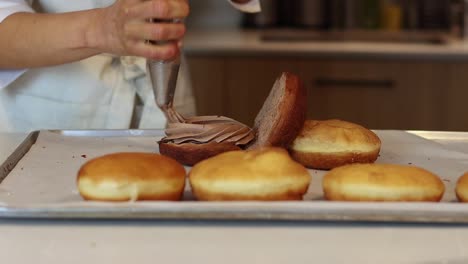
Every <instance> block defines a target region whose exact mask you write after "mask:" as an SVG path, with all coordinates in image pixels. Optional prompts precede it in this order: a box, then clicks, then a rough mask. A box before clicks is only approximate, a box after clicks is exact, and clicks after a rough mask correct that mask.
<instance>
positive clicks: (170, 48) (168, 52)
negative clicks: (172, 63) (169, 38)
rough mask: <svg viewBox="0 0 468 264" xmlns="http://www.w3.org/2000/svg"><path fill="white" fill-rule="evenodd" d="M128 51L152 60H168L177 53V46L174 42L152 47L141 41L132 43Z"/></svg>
mask: <svg viewBox="0 0 468 264" xmlns="http://www.w3.org/2000/svg"><path fill="white" fill-rule="evenodd" d="M128 49H129V51H130V52H131V53H132V54H134V55H136V56H141V57H145V58H148V59H153V60H169V59H171V58H174V57H175V56H176V55H177V54H178V53H179V46H178V44H177V43H176V42H170V43H166V44H160V45H152V44H149V43H146V42H142V41H134V42H133V43H132V45H130V46H129V47H128Z"/></svg>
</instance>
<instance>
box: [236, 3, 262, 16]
mask: <svg viewBox="0 0 468 264" xmlns="http://www.w3.org/2000/svg"><path fill="white" fill-rule="evenodd" d="M229 2H230V3H231V4H232V5H233V6H234V7H235V8H237V9H239V10H241V11H243V12H247V13H258V12H260V11H261V10H262V9H261V7H260V0H250V1H249V2H248V3H245V4H237V3H234V2H232V1H231V0H229Z"/></svg>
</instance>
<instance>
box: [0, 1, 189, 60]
mask: <svg viewBox="0 0 468 264" xmlns="http://www.w3.org/2000/svg"><path fill="white" fill-rule="evenodd" d="M188 12H189V8H188V3H187V0H151V1H141V0H119V1H116V3H115V4H113V5H112V6H109V7H107V8H102V9H93V10H86V11H80V12H71V13H63V14H35V13H26V12H20V13H15V14H13V15H10V16H8V17H7V18H6V19H5V20H4V21H3V22H1V23H0V36H1V38H0V69H14V68H28V67H41V66H49V65H57V64H63V63H67V62H72V61H76V60H80V59H83V58H86V57H89V56H92V55H95V54H98V53H104V52H105V53H114V54H118V55H134V56H142V57H147V58H152V59H168V58H171V57H173V56H174V55H176V53H177V52H178V51H179V50H178V44H177V42H176V41H173V42H170V43H168V44H164V45H148V44H145V40H178V39H181V38H182V37H183V35H184V34H185V27H184V25H183V24H165V23H158V24H152V23H148V22H147V19H149V18H159V19H172V18H184V17H186V16H187V15H188Z"/></svg>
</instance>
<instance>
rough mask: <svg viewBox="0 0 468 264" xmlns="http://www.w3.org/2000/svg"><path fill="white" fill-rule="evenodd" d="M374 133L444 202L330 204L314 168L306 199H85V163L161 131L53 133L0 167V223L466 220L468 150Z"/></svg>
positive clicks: (146, 147) (148, 145)
mask: <svg viewBox="0 0 468 264" xmlns="http://www.w3.org/2000/svg"><path fill="white" fill-rule="evenodd" d="M376 133H377V134H378V135H379V137H380V138H381V139H382V151H381V156H380V157H379V159H378V161H377V163H395V164H413V165H416V166H420V167H423V168H426V169H428V170H430V171H432V172H434V173H436V174H438V175H439V176H440V177H441V178H442V179H443V181H444V184H445V185H446V193H445V195H444V197H443V201H442V202H441V203H370V202H366V203H358V202H330V201H325V200H323V195H322V189H321V179H322V177H323V175H324V174H325V172H324V171H317V170H309V172H310V174H311V177H312V182H311V186H310V188H309V191H308V193H307V194H306V196H305V199H304V201H296V202H254V201H252V202H199V201H195V200H194V198H193V197H192V195H191V191H190V187H189V185H188V184H187V188H186V190H185V195H184V200H183V201H180V202H126V203H103V202H86V201H83V200H82V199H81V197H80V196H79V193H78V191H77V189H76V185H75V184H76V182H75V180H76V173H77V171H78V169H79V168H80V166H81V165H82V164H84V163H85V162H86V161H88V160H89V159H92V158H94V157H97V156H100V155H104V154H107V153H113V152H121V151H132V152H133V151H141V152H155V153H157V152H158V147H157V141H158V140H159V139H160V138H161V137H162V136H163V135H164V133H163V131H161V130H93V131H87V130H67V131H61V130H55V131H37V132H33V133H31V134H30V135H29V136H28V137H27V138H26V139H25V140H24V142H23V143H22V144H21V145H20V146H19V147H18V148H17V149H16V151H14V152H13V153H12V154H11V156H10V157H9V158H8V159H7V160H6V161H5V162H4V164H3V165H2V166H1V170H0V218H4V219H6V218H24V219H30V218H34V219H38V218H43V219H132V220H135V219H153V220H157V219H159V220H165V219H174V220H272V221H273V220H278V221H281V220H291V221H312V220H314V221H378V222H433V223H436V222H437V223H468V204H461V203H458V202H456V198H455V193H454V188H455V184H456V181H457V179H458V177H459V176H461V175H462V174H463V173H464V171H466V170H468V153H462V152H457V151H453V150H451V149H448V148H446V147H444V146H443V145H440V144H438V143H436V142H433V141H430V140H426V139H423V138H421V137H418V136H416V135H414V134H412V133H408V132H404V131H376ZM460 136H462V138H461V139H460ZM457 139H458V140H461V141H462V142H468V133H461V134H457ZM186 170H187V171H188V170H190V168H189V167H186Z"/></svg>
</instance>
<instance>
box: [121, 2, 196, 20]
mask: <svg viewBox="0 0 468 264" xmlns="http://www.w3.org/2000/svg"><path fill="white" fill-rule="evenodd" d="M188 14H189V5H188V3H187V1H186V0H149V1H144V2H142V3H140V4H137V5H134V6H132V7H130V8H129V9H127V14H126V15H127V17H128V18H138V19H149V18H156V19H174V18H185V17H187V16H188Z"/></svg>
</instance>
